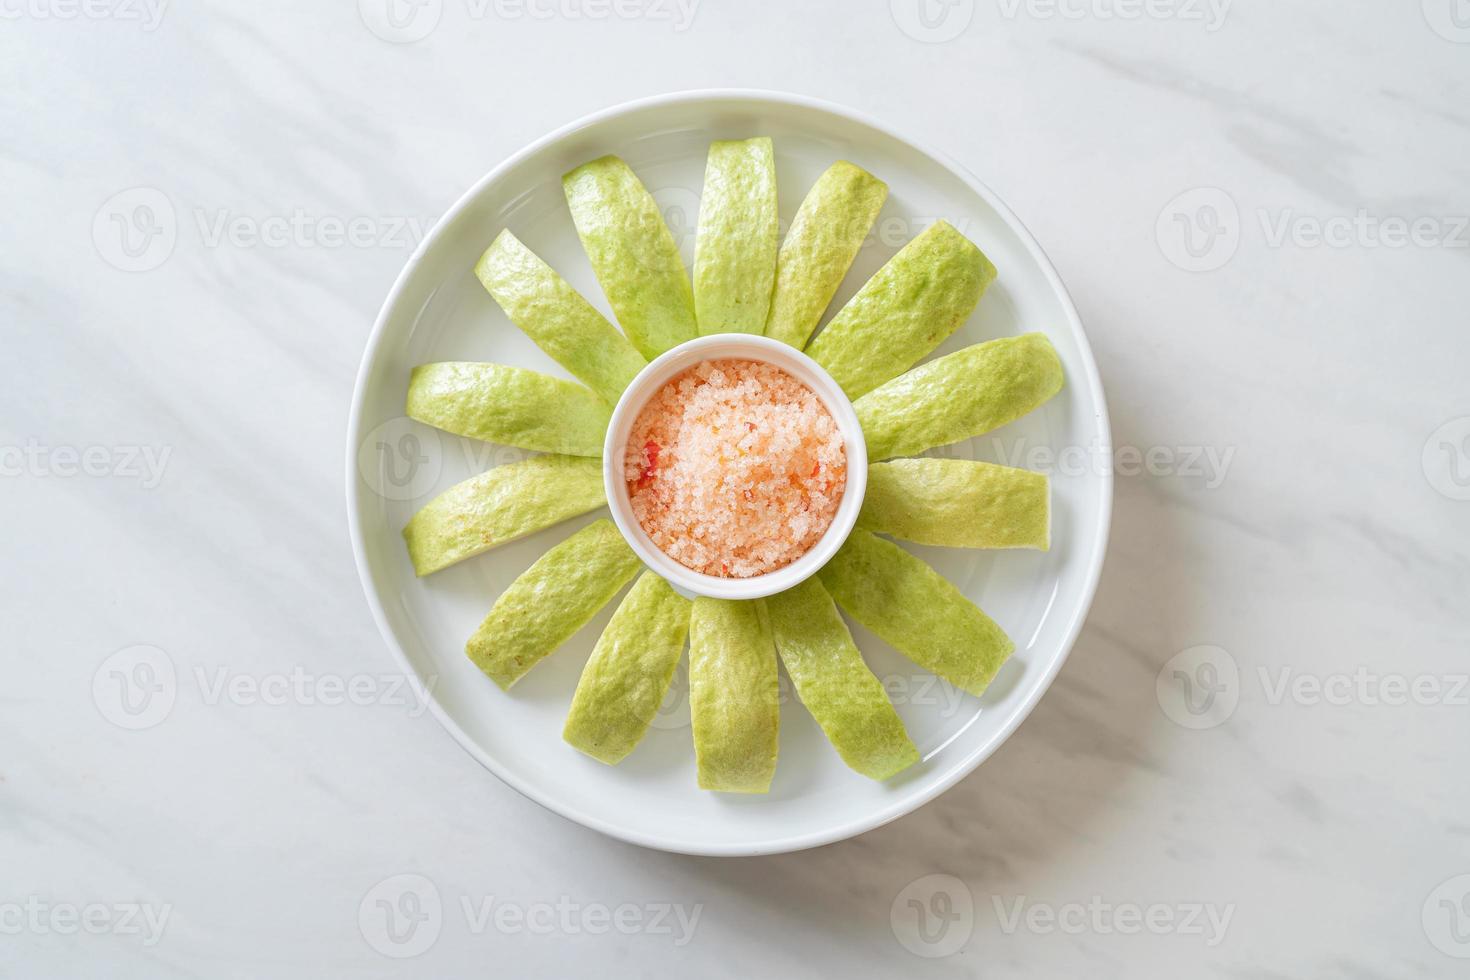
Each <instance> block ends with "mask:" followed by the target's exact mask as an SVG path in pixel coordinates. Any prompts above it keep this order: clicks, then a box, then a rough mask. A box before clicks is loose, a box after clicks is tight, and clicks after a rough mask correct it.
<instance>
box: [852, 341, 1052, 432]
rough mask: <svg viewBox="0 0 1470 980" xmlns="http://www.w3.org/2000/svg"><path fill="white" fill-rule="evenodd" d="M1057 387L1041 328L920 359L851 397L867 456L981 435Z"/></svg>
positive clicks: (1048, 343)
mask: <svg viewBox="0 0 1470 980" xmlns="http://www.w3.org/2000/svg"><path fill="white" fill-rule="evenodd" d="M1061 390H1062V362H1061V360H1059V359H1058V358H1057V352H1056V350H1055V349H1054V348H1053V347H1052V345H1051V341H1050V340H1047V339H1046V335H1045V334H1040V333H1028V334H1022V335H1021V336H1019V337H1002V338H1001V339H1000V340H992V341H989V342H988V343H984V344H976V345H974V346H973V347H966V348H964V349H963V350H957V351H955V352H954V353H953V354H946V355H945V356H944V357H937V358H935V359H934V360H932V361H929V362H928V363H926V364H920V365H919V366H918V367H916V368H914V369H913V370H912V371H909V372H908V373H906V374H903V375H901V376H899V377H897V378H894V379H893V380H892V381H889V382H888V383H887V384H885V385H883V386H881V387H879V388H875V389H873V390H872V391H870V392H868V393H867V394H866V395H864V396H863V397H861V398H859V399H858V400H857V401H856V402H854V403H853V408H854V409H855V410H856V411H857V417H858V421H859V422H860V423H861V424H862V427H863V437H864V438H865V439H866V440H867V443H868V458H869V459H872V460H881V459H887V458H889V457H891V456H914V455H917V454H918V453H921V452H923V451H924V450H926V449H933V448H934V447H935V446H947V445H949V444H950V443H952V442H959V441H960V440H961V439H969V438H970V437H972V436H978V435H984V434H985V433H987V432H989V431H990V430H992V429H997V428H999V427H1000V426H1002V425H1005V424H1006V423H1007V422H1013V421H1015V420H1016V419H1018V418H1020V417H1021V416H1022V415H1025V414H1026V413H1027V412H1029V411H1031V410H1032V409H1034V408H1037V407H1038V406H1040V405H1041V404H1043V403H1044V402H1045V401H1046V400H1047V399H1049V398H1051V396H1052V395H1055V394H1056V393H1057V392H1059V391H1061Z"/></svg>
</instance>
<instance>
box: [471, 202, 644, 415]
mask: <svg viewBox="0 0 1470 980" xmlns="http://www.w3.org/2000/svg"><path fill="white" fill-rule="evenodd" d="M475 275H476V276H478V277H479V279H480V282H481V284H483V285H484V287H485V288H486V289H487V290H489V292H490V295H491V296H493V297H494V298H495V302H497V303H499V304H500V308H501V309H503V310H504V311H505V315H506V316H508V317H510V319H511V322H512V323H514V324H515V325H516V326H518V327H520V328H521V329H522V330H523V331H525V333H526V335H527V336H529V337H530V338H531V339H532V340H534V341H535V342H536V346H537V347H540V348H541V349H542V350H544V351H545V352H546V353H547V354H549V355H550V356H551V359H552V360H554V361H556V363H558V364H560V365H561V366H562V367H564V368H566V369H567V370H568V371H569V372H571V374H572V376H573V377H574V378H576V379H577V380H579V381H581V382H582V383H583V384H585V385H586V386H587V387H589V388H591V389H592V390H593V391H595V392H597V394H598V395H600V396H601V397H602V400H603V401H605V402H607V403H608V404H609V405H616V404H617V402H618V396H619V395H621V394H622V393H623V389H624V388H626V387H628V382H630V381H632V380H633V377H634V375H636V374H637V373H638V372H639V371H642V370H643V369H644V368H645V367H647V366H648V362H647V361H645V360H644V359H643V355H642V354H639V353H638V351H636V350H634V349H633V345H632V344H630V343H629V342H628V338H627V337H624V336H623V335H622V334H620V333H618V329H617V328H616V327H614V326H613V325H612V324H611V323H608V322H607V319H606V318H605V317H604V316H603V315H602V314H601V313H598V312H597V310H596V309H594V308H593V306H592V304H591V303H589V302H587V301H586V300H585V299H583V298H582V296H581V294H580V293H578V292H577V291H576V290H575V289H573V288H572V287H571V286H570V285H568V283H567V281H566V280H565V279H563V278H562V277H561V276H559V275H557V274H556V270H555V269H553V268H551V266H549V265H547V264H546V263H545V262H543V261H541V259H540V258H539V257H538V256H537V255H536V253H534V252H532V251H531V250H530V249H528V248H526V246H524V245H522V244H521V242H520V239H518V238H516V236H515V235H513V234H511V233H510V230H509V229H506V230H505V231H502V232H501V233H500V234H499V235H497V236H496V238H495V241H493V242H491V243H490V247H489V248H488V249H486V250H485V254H484V255H482V256H480V261H479V262H478V263H476V265H475Z"/></svg>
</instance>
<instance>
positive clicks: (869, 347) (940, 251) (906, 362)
mask: <svg viewBox="0 0 1470 980" xmlns="http://www.w3.org/2000/svg"><path fill="white" fill-rule="evenodd" d="M994 279H995V266H993V265H991V264H990V260H989V259H987V258H986V257H985V255H984V253H983V252H981V251H980V249H978V248H976V247H975V244H974V243H973V242H971V241H970V240H969V239H968V238H966V237H965V236H964V235H961V234H960V233H959V232H958V231H956V230H955V229H954V226H953V225H951V224H949V223H948V222H945V221H936V222H935V223H934V224H932V225H930V226H929V227H928V228H926V229H925V230H924V232H923V233H922V234H921V235H919V236H918V237H917V238H915V239H914V240H913V241H911V242H909V243H908V244H907V245H905V246H904V247H903V248H902V249H900V250H899V252H898V254H897V255H895V256H894V257H893V258H891V259H889V260H888V262H887V264H886V265H884V266H883V268H881V269H879V270H878V271H877V272H876V273H874V274H873V278H871V279H869V280H868V281H867V282H866V283H865V284H864V285H863V287H862V288H861V289H859V290H858V291H857V295H855V296H853V298H852V299H850V300H848V301H847V305H846V306H844V307H843V308H842V309H840V310H838V311H837V315H836V316H834V317H833V318H832V322H831V323H828V324H827V326H826V328H825V329H824V330H823V331H822V332H821V333H819V334H817V339H816V340H813V341H812V342H811V344H810V346H809V347H808V348H807V353H808V354H810V355H811V356H812V359H813V360H815V361H816V362H817V363H818V364H820V365H822V367H824V368H826V369H827V372H828V373H829V374H831V375H832V377H833V378H834V379H836V381H837V383H838V384H840V385H841V386H842V390H843V391H845V392H847V396H848V397H849V398H857V397H859V396H861V395H864V394H866V393H867V392H869V391H872V390H873V389H874V388H876V387H878V386H879V385H881V384H882V383H883V382H885V381H887V380H888V379H889V378H892V377H895V376H897V375H899V374H901V373H903V372H904V371H907V370H908V369H909V368H910V367H912V366H913V365H915V364H917V363H918V362H919V359H920V358H922V357H923V356H924V355H925V354H928V353H929V352H930V351H932V350H933V349H934V348H936V347H938V346H939V345H940V344H941V343H942V342H943V341H944V340H945V338H947V337H948V336H949V335H950V334H952V333H954V332H955V330H956V329H957V328H958V327H959V325H960V324H962V323H964V322H965V319H966V318H967V317H968V316H969V315H970V313H971V312H972V311H974V309H975V304H976V303H978V302H980V294H982V293H984V292H985V287H987V286H989V285H990V283H991V282H992V281H993V280H994Z"/></svg>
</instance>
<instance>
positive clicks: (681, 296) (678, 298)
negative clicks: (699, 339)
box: [561, 156, 699, 361]
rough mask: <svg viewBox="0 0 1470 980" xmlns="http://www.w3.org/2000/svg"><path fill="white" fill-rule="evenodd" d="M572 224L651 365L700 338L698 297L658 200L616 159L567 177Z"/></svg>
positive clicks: (629, 332)
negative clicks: (691, 287)
mask: <svg viewBox="0 0 1470 980" xmlns="http://www.w3.org/2000/svg"><path fill="white" fill-rule="evenodd" d="M561 185H562V190H563V191H564V192H565V193H566V197H567V207H568V208H570V209H571V212H572V223H573V224H575V225H576V226H577V234H578V235H579V236H580V237H581V239H582V248H583V250H584V251H586V253H587V258H588V259H589V260H590V261H591V262H592V271H593V272H594V273H596V274H597V281H598V282H599V283H600V284H601V285H602V291H603V293H604V294H605V295H606V296H607V301H608V303H609V304H610V305H611V306H612V308H613V313H614V314H615V315H616V316H617V318H618V323H620V324H621V325H622V327H623V331H624V332H625V333H627V335H628V339H629V340H631V341H632V342H633V346H634V347H636V348H638V350H639V352H640V353H642V355H643V356H644V357H646V358H648V359H649V360H650V361H651V360H653V359H654V358H655V357H657V356H658V355H660V354H662V353H663V352H664V351H666V350H668V349H669V348H670V347H677V346H678V345H679V344H682V343H684V342H685V341H686V340H693V339H694V338H695V337H696V336H698V333H699V331H698V330H697V329H696V328H695V325H694V324H695V321H694V293H693V291H692V290H691V289H690V286H689V273H688V272H687V271H685V269H684V260H683V259H681V258H680V257H679V246H678V243H677V242H675V241H674V235H673V233H672V232H670V231H669V226H668V225H667V224H666V223H665V222H664V219H663V215H662V214H661V213H660V212H659V207H658V202H657V201H655V200H654V199H653V195H651V194H649V193H648V188H646V187H644V186H643V182H642V181H641V180H639V179H638V175H637V174H635V173H633V171H632V169H631V168H630V167H629V166H628V165H627V164H626V163H624V162H623V161H622V160H620V159H618V158H617V157H614V156H606V157H600V158H598V159H596V160H593V161H592V162H590V163H584V164H582V166H580V167H578V168H577V169H575V170H572V171H569V172H567V173H566V174H565V175H564V176H563V177H562V179H561Z"/></svg>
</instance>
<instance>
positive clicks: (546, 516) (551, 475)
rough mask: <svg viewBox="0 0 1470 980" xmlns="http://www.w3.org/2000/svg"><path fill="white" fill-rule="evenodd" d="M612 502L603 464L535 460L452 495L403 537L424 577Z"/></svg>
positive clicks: (485, 476)
mask: <svg viewBox="0 0 1470 980" xmlns="http://www.w3.org/2000/svg"><path fill="white" fill-rule="evenodd" d="M605 503H607V494H606V492H605V491H604V489H603V483H602V463H601V462H600V461H599V460H595V459H588V458H586V457H582V456H533V457H531V458H530V459H527V460H522V461H521V462H519V463H507V464H506V465H504V466H497V467H495V468H494V469H491V470H486V471H485V472H484V473H481V474H480V475H479V476H472V477H470V478H469V479H468V480H465V481H463V482H462V483H456V484H455V485H454V486H452V487H450V488H449V489H448V490H445V491H444V492H443V493H441V494H440V495H439V496H437V497H435V498H434V499H433V500H431V501H429V502H428V503H427V504H425V505H424V506H423V508H422V509H420V510H419V512H418V513H417V514H414V515H413V518H412V519H411V520H409V522H408V525H407V526H406V527H405V528H404V529H403V540H404V541H405V542H406V543H407V544H408V556H409V558H411V559H413V568H414V571H415V572H416V573H417V574H418V575H420V576H423V575H428V574H429V573H430V572H437V571H439V570H440V569H441V568H448V567H449V566H450V565H453V564H454V563H455V562H460V561H464V560H465V559H466V558H473V557H474V556H475V555H478V554H480V553H481V552H485V551H489V550H490V549H491V548H495V547H498V546H499V545H502V544H505V543H507V542H509V541H514V540H515V539H516V538H523V537H525V536H526V535H528V534H531V533H533V532H535V531H539V530H541V529H542V528H547V527H550V526H551V525H553V524H557V523H560V522H561V521H565V520H569V519H570V518H573V517H576V516H577V515H578V514H585V513H587V512H588V511H590V510H596V509H597V508H599V507H601V506H602V505H604V504H605Z"/></svg>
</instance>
